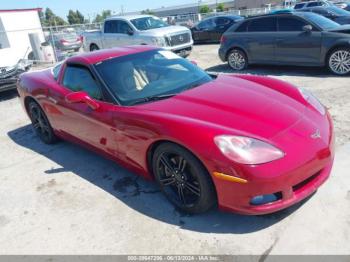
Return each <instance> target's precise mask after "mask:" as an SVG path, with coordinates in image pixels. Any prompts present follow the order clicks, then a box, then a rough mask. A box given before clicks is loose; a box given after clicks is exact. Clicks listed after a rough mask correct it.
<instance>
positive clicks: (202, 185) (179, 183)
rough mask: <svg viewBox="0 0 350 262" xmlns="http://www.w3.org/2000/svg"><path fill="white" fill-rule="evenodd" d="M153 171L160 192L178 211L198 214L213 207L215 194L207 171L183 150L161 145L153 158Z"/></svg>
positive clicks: (190, 154)
mask: <svg viewBox="0 0 350 262" xmlns="http://www.w3.org/2000/svg"><path fill="white" fill-rule="evenodd" d="M153 172H154V174H155V177H156V180H157V182H158V183H159V185H160V188H161V190H162V192H163V193H164V194H165V196H166V197H167V198H168V199H169V200H170V202H172V203H173V204H174V205H175V206H176V207H177V208H179V209H180V210H182V211H184V212H187V213H202V212H205V211H207V210H209V209H210V208H212V207H213V206H214V205H215V203H216V193H215V189H214V185H213V182H212V180H211V179H210V177H209V174H208V172H207V170H206V169H205V168H204V166H203V165H202V163H201V162H200V161H199V160H198V159H197V158H196V157H195V156H194V155H193V154H192V153H190V152H189V151H187V150H186V149H184V148H182V147H180V146H178V145H175V144H172V143H164V144H161V145H160V146H159V147H158V148H157V149H156V151H155V153H154V156H153Z"/></svg>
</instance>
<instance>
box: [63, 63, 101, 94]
mask: <svg viewBox="0 0 350 262" xmlns="http://www.w3.org/2000/svg"><path fill="white" fill-rule="evenodd" d="M63 85H64V86H65V87H67V88H68V89H70V90H72V91H73V92H77V91H85V92H86V93H88V94H89V96H90V97H92V98H94V99H97V100H102V93H101V89H100V87H99V86H98V84H97V83H96V81H95V79H94V78H93V76H92V75H91V73H90V71H89V69H87V68H85V67H80V66H67V68H66V71H65V73H64V77H63Z"/></svg>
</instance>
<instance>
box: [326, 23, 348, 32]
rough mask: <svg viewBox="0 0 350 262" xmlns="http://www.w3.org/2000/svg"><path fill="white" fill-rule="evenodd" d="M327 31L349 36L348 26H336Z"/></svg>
mask: <svg viewBox="0 0 350 262" xmlns="http://www.w3.org/2000/svg"><path fill="white" fill-rule="evenodd" d="M327 31H329V32H339V33H348V34H350V25H340V26H337V27H336V28H332V29H328V30H327Z"/></svg>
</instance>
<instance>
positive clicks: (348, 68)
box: [328, 47, 350, 75]
mask: <svg viewBox="0 0 350 262" xmlns="http://www.w3.org/2000/svg"><path fill="white" fill-rule="evenodd" d="M328 68H329V70H330V71H331V72H332V73H334V74H336V75H347V74H349V73H350V48H347V47H341V48H337V49H335V50H333V51H332V52H331V53H330V55H329V57H328Z"/></svg>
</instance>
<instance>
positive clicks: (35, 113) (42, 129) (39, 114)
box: [28, 101, 58, 144]
mask: <svg viewBox="0 0 350 262" xmlns="http://www.w3.org/2000/svg"><path fill="white" fill-rule="evenodd" d="M28 111H29V117H30V120H31V121H32V126H33V129H34V131H35V133H36V134H37V135H38V137H39V138H40V140H41V141H43V142H44V143H45V144H54V143H56V142H57V141H58V138H57V137H56V135H55V134H54V132H53V129H52V127H51V125H50V122H49V120H48V119H47V117H46V115H45V113H44V111H43V110H42V109H41V107H40V106H39V105H38V104H37V103H36V102H34V101H31V102H29V105H28Z"/></svg>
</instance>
